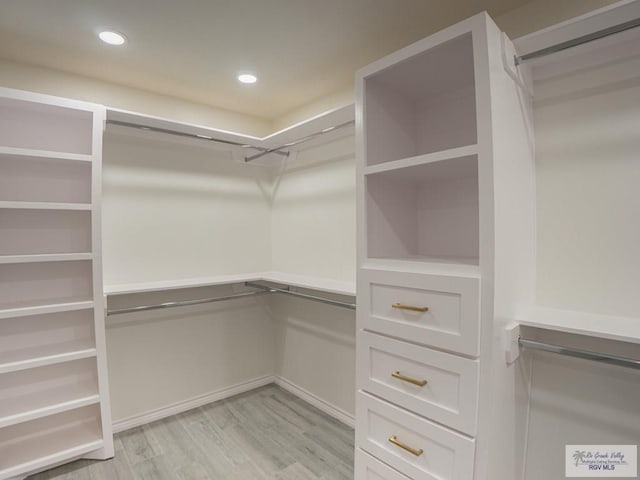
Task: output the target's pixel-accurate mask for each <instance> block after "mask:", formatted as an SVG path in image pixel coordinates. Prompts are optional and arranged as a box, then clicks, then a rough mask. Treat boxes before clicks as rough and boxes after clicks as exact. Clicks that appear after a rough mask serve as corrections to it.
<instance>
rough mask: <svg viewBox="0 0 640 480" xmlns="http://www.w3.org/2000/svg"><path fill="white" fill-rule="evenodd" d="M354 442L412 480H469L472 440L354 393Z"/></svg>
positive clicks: (472, 456) (472, 459)
mask: <svg viewBox="0 0 640 480" xmlns="http://www.w3.org/2000/svg"><path fill="white" fill-rule="evenodd" d="M356 441H357V443H358V445H359V446H360V448H362V449H364V450H365V451H367V452H368V453H369V454H371V455H373V456H375V457H376V458H378V459H380V460H381V461H383V462H385V463H386V464H388V465H389V466H391V467H393V468H395V469H396V470H398V471H399V472H401V473H403V474H404V475H406V476H408V477H409V478H412V479H424V480H471V479H472V478H473V464H474V452H475V441H474V440H473V439H472V438H469V437H467V436H465V435H462V434H459V433H456V432H454V431H453V430H449V429H448V428H445V427H442V426H440V425H437V424H435V423H433V422H430V421H429V420H426V419H424V418H422V417H419V416H417V415H414V414H412V413H409V412H407V411H406V410H403V409H401V408H399V407H396V406H394V405H391V404H390V403H386V402H384V401H382V400H378V399H376V398H375V397H372V396H370V395H367V394H366V393H363V392H358V397H357V400H356ZM373 478H375V477H373Z"/></svg>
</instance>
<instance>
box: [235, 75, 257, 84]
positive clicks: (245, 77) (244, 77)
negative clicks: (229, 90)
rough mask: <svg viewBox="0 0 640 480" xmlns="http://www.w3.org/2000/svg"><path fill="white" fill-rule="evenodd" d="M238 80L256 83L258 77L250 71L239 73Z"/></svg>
mask: <svg viewBox="0 0 640 480" xmlns="http://www.w3.org/2000/svg"><path fill="white" fill-rule="evenodd" d="M238 81H239V82H240V83H256V82H257V81H258V77H256V76H255V75H252V74H250V73H241V74H240V75H238Z"/></svg>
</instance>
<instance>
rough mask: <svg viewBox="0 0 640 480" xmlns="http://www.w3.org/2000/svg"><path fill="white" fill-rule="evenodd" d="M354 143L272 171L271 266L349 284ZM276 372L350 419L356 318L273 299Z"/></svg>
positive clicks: (306, 153)
mask: <svg viewBox="0 0 640 480" xmlns="http://www.w3.org/2000/svg"><path fill="white" fill-rule="evenodd" d="M354 149H355V143H354V138H353V135H352V134H348V135H346V136H343V137H341V138H338V139H336V140H334V141H331V142H329V143H326V144H324V145H319V146H308V147H305V148H304V149H303V150H301V151H300V152H299V153H298V154H297V158H296V157H294V158H293V159H292V160H291V161H290V162H289V164H288V165H286V167H285V168H284V169H283V170H281V171H280V172H278V174H277V176H276V180H275V182H276V183H275V187H274V196H273V201H272V217H271V218H272V225H271V231H272V248H273V254H272V268H273V270H276V271H282V272H287V273H295V274H299V275H309V276H317V277H325V278H332V279H336V280H342V281H348V282H354V281H355V261H356V260H355V245H356V240H355V153H354ZM270 306H271V314H272V316H273V319H274V321H275V322H276V325H277V347H276V352H277V353H276V355H277V357H276V358H277V360H276V372H277V374H278V375H279V376H281V377H282V378H283V379H284V380H285V381H286V382H290V383H292V384H294V385H296V386H298V387H300V388H303V389H304V390H306V391H307V392H309V393H311V394H312V395H315V396H316V397H318V398H320V399H322V400H324V401H325V402H327V403H329V404H330V405H331V406H333V407H335V408H337V409H338V410H340V411H342V412H344V413H345V414H346V415H353V413H354V408H355V406H354V398H355V388H354V386H355V312H354V311H352V310H345V309H343V308H340V307H334V306H329V305H323V304H317V303H314V302H310V301H306V300H299V299H293V298H290V297H284V296H274V297H273V298H272V299H270Z"/></svg>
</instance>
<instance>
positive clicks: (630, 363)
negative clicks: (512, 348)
mask: <svg viewBox="0 0 640 480" xmlns="http://www.w3.org/2000/svg"><path fill="white" fill-rule="evenodd" d="M518 345H520V347H523V348H528V349H531V350H541V351H544V352H551V353H557V354H559V355H567V356H569V357H575V358H582V359H585V360H593V361H595V362H601V363H607V364H609V365H617V366H619V367H627V368H634V369H640V360H633V359H631V358H624V357H617V356H615V355H605V354H602V353H596V352H590V351H588V350H578V349H575V348H568V347H561V346H559V345H552V344H549V343H542V342H536V341H533V340H525V339H524V338H519V339H518Z"/></svg>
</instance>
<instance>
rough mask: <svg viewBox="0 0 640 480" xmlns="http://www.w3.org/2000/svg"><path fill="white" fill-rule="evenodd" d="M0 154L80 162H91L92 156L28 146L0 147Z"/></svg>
mask: <svg viewBox="0 0 640 480" xmlns="http://www.w3.org/2000/svg"><path fill="white" fill-rule="evenodd" d="M0 155H1V156H13V157H30V158H43V159H46V158H50V159H53V160H74V161H80V162H91V161H93V157H92V156H91V155H85V154H82V153H66V152H54V151H49V150H33V149H29V148H14V147H0Z"/></svg>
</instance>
